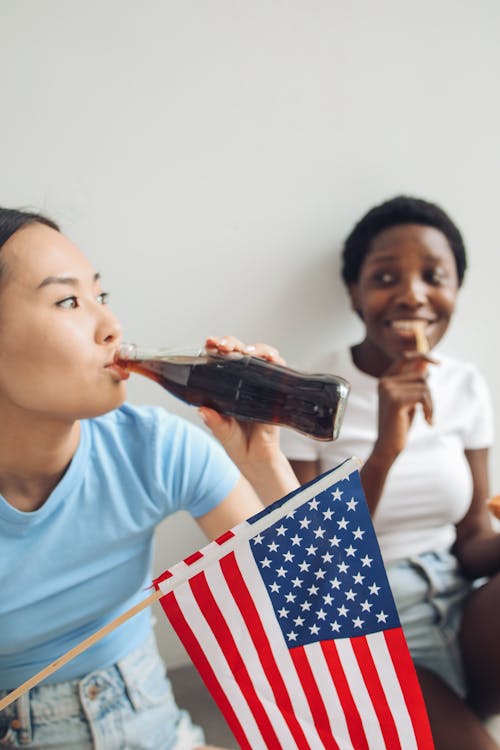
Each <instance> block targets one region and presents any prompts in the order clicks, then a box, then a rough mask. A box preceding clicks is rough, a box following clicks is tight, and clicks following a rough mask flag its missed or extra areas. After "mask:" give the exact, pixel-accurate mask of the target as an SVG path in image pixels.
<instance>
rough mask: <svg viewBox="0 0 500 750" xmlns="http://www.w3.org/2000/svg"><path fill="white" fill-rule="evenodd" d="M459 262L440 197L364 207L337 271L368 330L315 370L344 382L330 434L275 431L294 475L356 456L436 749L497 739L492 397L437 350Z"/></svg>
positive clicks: (499, 554)
mask: <svg viewBox="0 0 500 750" xmlns="http://www.w3.org/2000/svg"><path fill="white" fill-rule="evenodd" d="M465 268H466V254H465V248H464V244H463V241H462V237H461V235H460V232H459V230H458V229H457V227H456V226H455V224H454V223H453V222H452V220H451V219H450V218H449V216H448V215H447V214H446V213H445V212H444V211H443V210H442V209H441V208H440V207H439V206H436V205H435V204H432V203H429V202H427V201H424V200H420V199H415V198H409V197H404V196H400V197H397V198H394V199H392V200H389V201H387V202H385V203H383V204H381V205H379V206H376V207H375V208H373V209H372V210H371V211H369V212H368V213H367V214H366V215H365V216H364V217H363V218H362V219H361V220H360V221H359V222H358V223H357V224H356V226H355V227H354V229H353V230H352V232H351V234H350V235H349V237H348V238H347V240H346V242H345V245H344V250H343V271H342V274H343V279H344V282H345V284H346V286H347V289H348V292H349V296H350V299H351V304H352V307H353V309H354V311H355V312H356V313H357V315H358V316H359V318H360V319H361V321H362V322H363V325H364V328H365V333H364V338H363V340H362V341H361V342H360V343H359V344H357V345H355V346H353V347H352V348H351V349H348V350H346V351H342V352H339V353H335V354H331V355H329V356H328V357H326V358H323V359H322V360H321V362H316V363H315V368H314V369H315V370H317V371H323V372H328V371H330V372H334V373H336V374H337V375H340V376H342V377H344V378H346V379H347V380H348V381H350V383H351V394H350V397H349V403H348V405H347V409H346V413H345V417H344V422H343V425H342V430H341V433H340V437H339V439H338V440H337V441H336V442H334V443H324V444H318V443H315V442H313V441H311V440H308V439H307V438H303V437H301V436H298V435H295V434H292V433H291V432H288V431H286V434H283V447H284V451H285V453H286V454H287V455H288V457H289V458H290V459H291V462H292V466H293V467H294V469H295V472H296V474H297V476H298V477H299V479H300V480H301V482H305V481H308V480H310V479H312V478H313V477H314V476H316V475H317V474H318V473H320V472H321V471H324V470H326V469H327V468H331V467H332V466H335V465H336V464H338V463H340V462H341V461H342V460H344V459H345V458H346V457H347V456H349V455H355V456H358V457H359V458H361V459H362V460H363V462H364V464H363V468H362V470H361V477H362V481H363V485H364V489H365V493H366V496H367V501H368V505H369V507H370V511H371V513H372V516H373V521H374V526H375V530H376V532H377V535H378V540H379V544H380V547H381V550H382V555H383V557H384V560H385V563H386V567H387V572H388V576H389V581H390V583H391V587H392V590H393V594H394V597H395V600H396V603H397V605H398V610H399V613H400V618H401V624H402V626H403V628H404V631H405V635H406V637H407V641H408V645H409V648H410V651H411V653H412V656H413V659H414V662H415V665H416V667H417V672H418V675H419V679H420V682H421V686H422V689H423V693H424V697H425V700H426V704H427V707H428V711H429V718H430V721H431V726H432V730H433V734H434V737H435V742H436V748H437V750H461V749H462V748H463V749H464V750H465V749H467V750H472V748H474V750H493V748H497V747H498V746H497V744H496V743H495V742H494V740H493V739H492V738H491V737H490V736H489V734H488V733H487V732H486V730H485V729H484V727H483V724H482V719H483V718H484V717H486V716H488V715H491V714H493V713H497V712H499V711H500V644H499V641H498V633H499V632H500V606H499V601H500V575H499V571H500V535H499V534H498V533H496V532H495V531H493V529H492V526H491V522H490V515H489V512H488V510H487V507H486V498H487V497H488V494H489V486H488V463H487V462H488V448H489V447H490V445H491V443H492V439H493V431H492V410H491V405H490V397H489V394H488V390H487V387H486V385H485V382H484V380H483V378H482V377H481V375H480V374H479V373H478V371H477V370H476V368H475V367H474V366H473V365H471V364H465V363H462V362H459V361H458V360H455V359H452V358H450V357H447V356H443V355H441V354H440V353H437V352H435V351H434V347H435V346H436V345H437V344H438V343H439V342H440V341H441V339H442V337H443V336H444V334H445V333H446V330H447V328H448V326H449V323H450V321H451V318H452V316H453V313H454V310H455V305H456V300H457V295H458V292H459V289H460V286H461V284H462V281H463V278H464V272H465ZM428 350H430V354H428V353H427V351H428ZM480 579H487V581H486V582H484V580H480Z"/></svg>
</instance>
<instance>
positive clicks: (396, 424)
mask: <svg viewBox="0 0 500 750" xmlns="http://www.w3.org/2000/svg"><path fill="white" fill-rule="evenodd" d="M427 361H428V358H427V357H422V356H420V355H417V354H415V355H413V354H412V355H411V356H407V357H406V358H404V359H400V360H397V361H395V362H394V363H393V364H392V365H391V367H390V368H389V369H388V370H387V372H386V373H385V374H384V375H383V376H382V377H381V378H380V380H379V385H378V397H379V401H378V434H377V439H376V441H375V444H374V446H373V450H372V452H371V454H370V455H369V456H368V458H367V460H366V461H365V463H364V465H363V467H362V469H361V472H360V474H361V482H362V484H363V488H364V491H365V495H366V500H367V504H368V508H369V509H370V513H371V514H372V515H373V514H374V513H375V511H376V509H377V506H378V504H379V502H380V498H381V497H382V493H383V490H384V486H385V482H386V480H387V476H388V474H389V471H390V469H391V467H392V465H393V464H394V461H395V460H396V459H397V457H398V456H399V454H400V453H401V452H402V451H403V450H404V449H405V446H406V441H407V439H408V432H409V429H410V427H411V423H412V421H413V417H414V416H415V409H416V407H417V405H418V404H421V406H422V408H423V412H424V416H425V418H426V420H427V422H429V424H432V409H433V407H432V398H431V394H430V391H429V387H428V385H427V381H426V370H427Z"/></svg>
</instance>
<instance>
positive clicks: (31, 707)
mask: <svg viewBox="0 0 500 750" xmlns="http://www.w3.org/2000/svg"><path fill="white" fill-rule="evenodd" d="M7 692H8V691H6V690H3V691H2V690H0V697H3V696H4V695H6V694H7ZM203 744H204V736H203V732H202V731H201V729H200V728H199V727H197V726H195V725H194V724H192V723H191V720H190V718H189V715H188V714H187V713H186V712H185V711H181V710H179V708H178V707H177V705H176V703H175V699H174V696H173V693H172V688H171V685H170V681H169V680H168V679H167V678H166V676H165V665H164V664H163V662H162V660H161V659H160V657H159V655H158V651H157V648H156V643H155V641H154V638H153V637H152V636H151V637H150V638H149V639H148V641H147V642H146V643H145V644H144V645H143V646H140V647H139V648H138V649H135V650H134V651H132V652H131V653H130V654H128V655H127V656H126V657H125V658H123V659H120V660H119V661H118V662H117V663H116V664H114V665H113V666H112V667H108V668H106V669H99V670H96V671H95V672H91V673H90V674H88V675H87V676H86V677H84V678H83V679H81V680H70V681H68V682H60V683H55V684H48V685H43V684H42V685H39V686H37V687H35V688H32V690H30V691H29V693H27V694H25V695H24V696H21V698H19V699H18V700H17V701H16V702H15V703H13V704H11V705H10V706H8V707H7V708H6V709H4V711H2V712H1V713H0V748H1V749H2V750H3V748H17V747H23V748H27V749H29V748H32V749H33V750H35V748H37V749H38V748H40V750H42V749H43V750H192V749H193V748H196V747H198V745H203Z"/></svg>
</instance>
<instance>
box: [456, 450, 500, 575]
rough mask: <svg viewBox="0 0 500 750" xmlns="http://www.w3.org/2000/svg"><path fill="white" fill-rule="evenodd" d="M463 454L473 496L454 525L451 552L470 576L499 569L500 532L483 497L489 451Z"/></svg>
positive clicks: (485, 495) (486, 486) (487, 486)
mask: <svg viewBox="0 0 500 750" xmlns="http://www.w3.org/2000/svg"><path fill="white" fill-rule="evenodd" d="M465 455H466V457H467V460H468V462H469V466H470V469H471V472H472V479H473V495H472V502H471V505H470V508H469V510H468V512H467V514H466V516H465V517H464V518H463V519H462V520H461V521H460V523H459V524H457V541H456V543H455V547H454V550H453V551H454V553H455V555H456V556H457V558H458V560H459V562H460V563H461V565H462V568H463V571H464V573H465V574H466V575H467V576H468V577H469V578H478V577H480V576H487V575H492V574H493V573H496V572H498V571H499V570H500V534H498V533H497V532H496V531H494V529H493V527H492V524H491V517H490V513H489V511H488V509H487V505H486V499H487V498H488V496H489V482H488V450H487V449H483V450H468V451H465Z"/></svg>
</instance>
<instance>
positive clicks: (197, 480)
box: [0, 209, 297, 750]
mask: <svg viewBox="0 0 500 750" xmlns="http://www.w3.org/2000/svg"><path fill="white" fill-rule="evenodd" d="M120 341H121V329H120V324H119V322H118V320H117V319H116V317H115V316H114V314H113V313H112V312H111V310H110V308H109V307H108V305H107V293H106V292H104V291H103V289H102V287H101V280H100V277H99V274H98V273H97V272H96V270H95V269H94V268H93V267H92V265H91V264H90V263H89V261H88V260H87V258H86V257H85V255H84V254H83V253H82V252H81V251H80V250H79V249H78V247H76V246H75V245H74V244H73V243H72V242H71V241H70V240H69V239H68V238H67V237H65V236H64V235H63V234H61V232H60V231H59V228H58V227H57V225H56V224H55V223H54V222H53V221H51V220H50V219H48V218H45V217H42V216H39V215H37V214H32V213H26V212H21V211H16V210H11V209H0V422H1V425H2V429H1V431H0V550H1V555H0V558H1V565H0V588H1V591H2V598H1V602H0V697H2V696H4V695H5V694H6V693H8V692H9V691H10V690H12V689H14V688H16V687H17V686H18V685H20V684H22V683H23V682H24V681H25V680H27V679H28V678H30V677H31V676H32V675H33V674H36V673H37V672H38V671H40V670H41V669H42V668H43V667H44V666H46V665H47V664H49V663H50V662H52V661H53V660H55V659H56V658H58V657H59V656H61V655H63V654H64V653H66V652H67V651H69V650H70V649H71V648H72V647H73V646H75V645H77V644H78V643H80V642H81V641H83V640H84V639H85V638H86V637H87V636H89V635H91V634H92V633H94V632H95V631H97V630H98V629H99V628H101V627H102V626H103V625H105V624H106V623H108V622H110V621H111V620H113V619H114V618H116V617H117V616H118V615H119V614H120V613H122V612H124V611H125V610H127V609H129V608H130V607H132V606H133V605H134V604H137V603H138V602H139V601H141V600H142V599H144V589H145V588H146V587H148V586H149V585H150V582H151V579H152V573H151V553H152V539H153V533H154V530H155V528H156V526H157V525H158V523H160V521H161V520H162V519H163V518H165V517H167V516H169V515H170V514H172V513H174V512H175V511H177V510H180V509H184V510H186V511H188V512H189V513H191V515H192V516H193V517H194V518H195V520H196V521H197V522H198V523H199V525H200V526H201V528H202V529H203V531H204V532H205V533H206V535H207V536H208V537H209V538H215V537H217V536H218V535H219V534H221V533H222V532H224V531H226V530H227V529H228V528H230V527H231V526H233V525H234V524H236V523H239V522H240V521H242V520H243V519H245V518H247V517H249V516H250V515H252V514H254V513H255V512H257V511H259V510H260V509H261V508H262V502H264V503H266V502H269V501H270V500H274V499H276V498H278V497H281V495H283V494H285V493H286V492H287V491H289V490H290V489H292V488H294V487H295V486H296V485H297V482H296V480H295V478H294V476H293V473H292V472H291V470H290V467H289V465H288V464H287V462H286V460H285V459H284V458H283V456H282V454H281V453H280V449H279V441H278V439H277V433H276V430H275V429H274V428H273V427H268V426H262V425H255V426H254V427H253V428H248V427H246V428H245V432H243V430H242V429H241V428H240V427H239V425H238V424H236V422H234V420H230V419H229V420H228V419H224V418H222V417H219V416H218V415H216V414H214V413H213V412H211V411H210V410H204V415H205V418H206V420H207V422H209V423H210V424H212V425H215V426H218V428H219V429H221V428H223V429H224V430H225V432H224V435H225V440H226V445H227V446H228V448H229V449H231V448H233V447H234V453H235V455H236V456H238V458H239V460H240V461H241V468H242V469H243V470H244V472H245V473H246V476H247V479H246V478H244V477H243V476H242V475H241V474H240V472H239V471H238V469H237V468H236V466H235V465H234V464H233V463H232V462H231V461H230V460H229V458H228V456H227V455H226V453H225V452H224V451H223V450H222V448H221V447H220V446H219V445H218V444H217V443H216V442H215V441H214V440H213V439H212V438H211V437H210V436H209V435H208V434H207V433H206V432H205V431H203V430H201V429H199V428H197V427H195V426H194V425H192V424H190V423H188V422H186V421H184V420H182V419H180V418H178V417H176V416H174V415H172V414H168V413H167V412H165V411H164V410H162V409H159V408H154V407H134V406H131V405H128V404H126V403H124V401H125V395H126V393H125V382H124V380H125V377H126V374H125V373H124V371H123V370H121V369H120V368H117V366H116V364H115V361H114V358H115V352H116V350H117V349H118V346H119V344H120ZM210 343H211V345H215V346H219V348H220V350H221V351H224V350H227V349H242V348H243V346H242V344H241V343H240V342H238V341H237V340H229V341H226V342H222V343H220V344H219V342H218V341H217V340H215V341H213V340H212V341H211V342H210ZM255 354H257V355H259V354H262V355H264V356H266V357H269V358H271V359H274V358H277V355H276V354H275V353H274V352H273V351H272V350H271V349H270V348H269V347H265V346H264V345H258V346H257V347H256V349H255ZM256 477H257V479H255V478H256ZM249 480H250V481H249ZM254 480H255V485H256V487H257V490H258V492H259V494H260V498H259V497H258V495H257V494H256V492H255V490H254V489H253V488H252V486H251V484H250V482H251V481H254ZM203 743H204V737H203V733H202V731H201V729H199V728H198V727H196V726H194V725H193V724H192V722H191V720H190V718H189V716H188V715H187V714H186V713H185V712H183V711H181V710H180V709H179V708H178V707H177V705H176V704H175V701H174V699H173V696H172V692H171V687H170V684H169V682H168V680H167V678H166V677H165V669H164V665H163V664H162V662H161V660H160V659H159V656H158V652H157V649H156V644H155V641H154V638H153V635H152V626H151V618H150V613H149V611H148V610H145V611H143V612H142V613H140V614H138V615H136V617H134V618H133V619H131V620H129V621H128V622H127V623H125V624H123V625H122V626H121V627H120V628H118V629H117V630H114V631H113V632H112V633H111V634H109V635H108V636H106V637H105V638H103V639H102V640H100V641H98V642H97V643H95V644H94V645H93V646H92V647H91V648H89V649H88V650H87V651H85V652H84V653H83V654H81V655H80V656H78V657H76V658H75V659H74V660H72V661H70V662H69V663H68V664H66V665H65V666H64V667H62V668H61V669H60V670H59V671H57V672H55V673H54V674H53V675H52V676H51V677H49V678H48V679H47V680H46V681H45V682H44V683H42V684H41V685H39V686H37V687H35V688H33V689H32V690H31V691H30V692H29V693H28V694H26V695H24V696H22V697H21V698H19V699H18V701H17V704H13V705H11V706H9V707H7V709H5V711H3V712H2V713H1V714H0V746H2V747H3V746H6V747H17V746H22V747H26V748H30V747H33V748H35V747H36V748H41V749H43V750H47V749H48V748H64V750H90V748H94V747H99V748H105V749H106V750H115V749H116V750H127V748H134V749H136V750H139V749H140V748H144V749H146V748H151V749H152V750H192V749H194V748H199V747H201V746H203Z"/></svg>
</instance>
